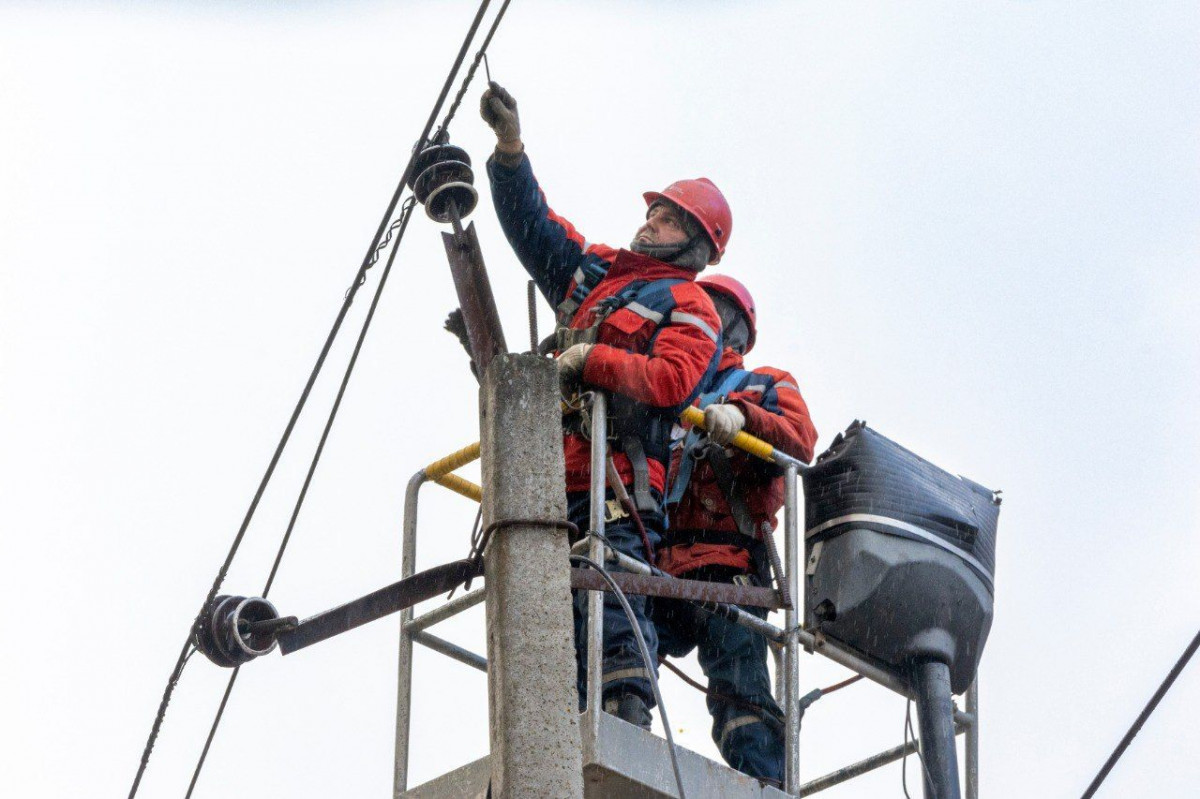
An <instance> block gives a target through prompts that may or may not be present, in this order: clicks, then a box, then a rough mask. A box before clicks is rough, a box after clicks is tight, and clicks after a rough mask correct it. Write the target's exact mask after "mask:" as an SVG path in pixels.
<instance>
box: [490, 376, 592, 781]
mask: <svg viewBox="0 0 1200 799" xmlns="http://www.w3.org/2000/svg"><path fill="white" fill-rule="evenodd" d="M558 403H559V390H558V371H557V369H556V367H555V365H554V363H553V362H552V361H549V360H546V359H544V358H540V357H538V356H536V355H515V354H507V355H497V356H496V357H495V358H494V359H493V360H492V361H491V363H490V365H489V366H488V369H487V371H486V373H485V376H484V380H483V385H482V387H481V388H480V402H479V405H480V413H479V417H480V428H481V430H480V433H481V435H480V444H481V456H482V459H483V486H484V492H483V524H484V529H485V530H486V529H488V527H490V526H492V525H495V524H496V523H497V522H511V521H513V520H546V521H562V520H564V519H566V518H567V502H566V495H565V493H564V492H563V485H564V484H565V465H564V461H563V451H562V434H561V425H560V410H559V405H558ZM568 554H569V546H568V542H567V532H566V530H565V529H563V528H562V527H553V526H549V525H538V524H521V523H517V524H506V525H504V526H501V527H498V528H495V529H494V532H493V534H492V537H491V540H490V542H489V544H488V548H487V557H486V560H485V563H486V578H487V653H488V709H489V717H490V727H491V732H490V737H491V761H490V765H491V780H492V796H493V797H495V799H541V798H542V797H544V798H545V799H582V797H583V761H582V746H581V744H580V731H579V714H578V712H577V699H576V692H575V653H574V650H573V648H572V643H571V642H572V641H573V640H574V639H573V632H572V621H571V583H570V572H569V569H570V563H569V561H568V560H567V556H568Z"/></svg>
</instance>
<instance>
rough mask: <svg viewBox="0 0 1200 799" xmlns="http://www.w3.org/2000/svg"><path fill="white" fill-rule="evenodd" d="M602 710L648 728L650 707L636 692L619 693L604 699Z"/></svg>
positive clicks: (636, 725) (637, 725) (644, 728)
mask: <svg viewBox="0 0 1200 799" xmlns="http://www.w3.org/2000/svg"><path fill="white" fill-rule="evenodd" d="M604 712H605V713H609V714H611V715H613V716H616V717H617V718H619V719H622V720H624V721H628V722H629V723H630V724H632V725H634V726H635V727H641V728H642V729H643V730H649V729H650V708H649V707H648V706H647V705H646V700H644V699H642V698H641V697H640V696H638V695H637V694H620V695H616V696H610V697H607V698H606V699H605V700H604Z"/></svg>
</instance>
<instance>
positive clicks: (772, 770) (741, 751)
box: [653, 575, 783, 784]
mask: <svg viewBox="0 0 1200 799" xmlns="http://www.w3.org/2000/svg"><path fill="white" fill-rule="evenodd" d="M686 576H692V575H686ZM742 610H744V611H746V612H748V613H752V614H754V615H755V616H758V617H759V618H766V616H767V611H766V609H765V608H742ZM653 617H654V622H655V625H656V626H657V627H658V641H659V643H658V647H659V651H660V652H661V653H662V654H664V655H667V656H669V657H684V656H685V655H687V654H688V653H690V652H691V651H692V650H693V649H696V650H698V651H697V653H696V654H697V657H698V658H699V660H700V668H701V669H703V670H704V674H705V676H706V677H708V687H709V691H710V692H712V693H714V694H721V695H724V696H725V697H729V698H732V699H733V700H735V701H733V702H730V701H728V700H726V699H723V698H721V697H717V696H712V695H710V696H709V698H708V712H709V714H711V715H712V720H713V726H712V738H713V741H714V742H715V743H716V744H717V748H718V749H720V751H721V756H722V757H724V758H725V762H726V763H728V764H729V765H730V767H732V768H735V769H737V770H738V771H740V772H742V773H743V774H748V775H750V776H751V777H757V778H760V779H768V780H774V781H776V782H778V783H780V784H782V781H783V726H782V724H780V723H779V721H778V720H779V719H781V718H782V717H783V713H782V711H780V709H779V705H778V704H776V703H775V699H774V698H773V697H772V696H771V680H770V677H769V675H768V673H767V641H766V639H765V638H763V637H762V636H761V635H759V634H758V633H756V632H753V631H751V630H747V629H746V628H745V627H742V626H739V625H737V624H734V623H733V622H731V621H728V620H727V619H723V618H721V617H719V616H712V615H710V614H707V613H705V612H703V611H701V610H699V609H698V608H696V607H695V606H694V605H691V604H689V603H687V602H682V601H679V600H672V599H658V600H656V603H655V606H654V610H653ZM755 706H756V707H760V708H765V710H766V712H763V711H759V710H756V709H755Z"/></svg>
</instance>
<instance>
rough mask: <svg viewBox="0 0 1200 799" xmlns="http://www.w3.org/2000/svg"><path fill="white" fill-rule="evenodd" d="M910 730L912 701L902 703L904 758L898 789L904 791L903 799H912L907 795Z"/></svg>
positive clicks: (901, 760) (901, 763)
mask: <svg viewBox="0 0 1200 799" xmlns="http://www.w3.org/2000/svg"><path fill="white" fill-rule="evenodd" d="M911 729H912V700H911V699H909V700H908V701H906V702H905V703H904V745H903V751H904V756H903V757H901V758H900V787H901V788H903V789H904V799H912V797H911V796H910V795H909V793H908V731H909V730H911Z"/></svg>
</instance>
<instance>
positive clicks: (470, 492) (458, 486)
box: [433, 474, 483, 502]
mask: <svg viewBox="0 0 1200 799" xmlns="http://www.w3.org/2000/svg"><path fill="white" fill-rule="evenodd" d="M433 481H434V482H435V483H437V484H438V485H440V486H443V487H445V488H448V489H450V490H451V491H453V492H454V493H456V494H462V495H463V496H464V497H466V498H467V499H473V500H475V501H476V502H482V501H483V488H481V487H480V486H478V485H476V484H475V483H472V482H471V481H470V480H468V479H466V478H465V477H459V476H458V475H457V474H444V475H442V476H441V477H435V478H433Z"/></svg>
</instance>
